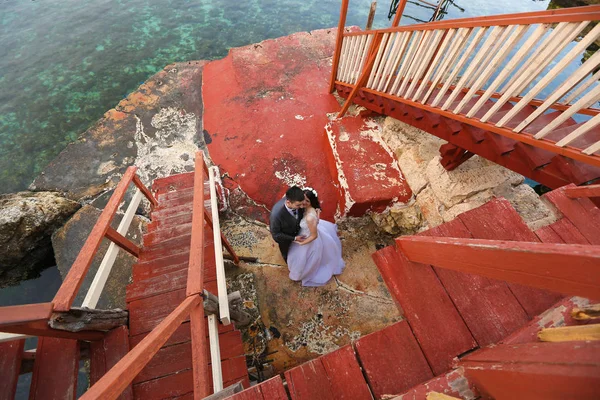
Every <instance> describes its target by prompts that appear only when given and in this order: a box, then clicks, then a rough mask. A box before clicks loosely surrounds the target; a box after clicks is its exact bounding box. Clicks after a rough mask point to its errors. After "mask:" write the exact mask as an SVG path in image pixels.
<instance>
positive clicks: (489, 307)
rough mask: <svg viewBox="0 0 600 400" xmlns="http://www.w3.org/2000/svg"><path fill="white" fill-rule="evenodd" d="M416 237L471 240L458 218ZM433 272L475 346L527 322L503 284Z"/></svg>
mask: <svg viewBox="0 0 600 400" xmlns="http://www.w3.org/2000/svg"><path fill="white" fill-rule="evenodd" d="M420 235H423V236H442V237H456V238H470V237H471V233H470V232H469V231H468V230H467V228H466V226H465V224H464V223H463V222H462V221H461V220H460V219H459V218H457V219H454V220H453V221H451V222H447V223H445V224H442V225H440V226H437V227H435V228H433V229H429V230H427V231H425V232H422V233H421V234H420ZM434 270H435V272H436V273H437V275H438V276H439V278H440V281H441V282H442V284H443V285H444V287H445V288H446V290H447V291H448V294H449V295H450V298H451V299H452V301H453V302H454V304H455V306H456V308H457V310H458V312H459V313H460V315H461V316H462V317H463V319H464V320H465V323H466V324H467V326H468V327H469V330H470V331H471V333H472V335H473V337H474V338H475V340H476V341H477V343H478V344H479V346H485V345H488V344H492V343H497V342H499V341H500V340H501V339H502V338H503V337H505V336H507V335H509V334H510V333H512V332H514V331H515V330H517V329H518V328H519V327H520V326H522V325H523V324H525V323H526V322H527V314H526V313H525V311H524V310H523V307H521V305H520V304H519V303H518V302H517V301H516V299H515V297H514V295H513V294H512V292H511V291H510V289H509V288H508V286H507V285H506V283H504V282H500V281H497V280H495V279H489V278H486V277H484V276H479V275H475V274H469V273H463V272H458V271H453V270H448V269H444V268H437V267H434Z"/></svg>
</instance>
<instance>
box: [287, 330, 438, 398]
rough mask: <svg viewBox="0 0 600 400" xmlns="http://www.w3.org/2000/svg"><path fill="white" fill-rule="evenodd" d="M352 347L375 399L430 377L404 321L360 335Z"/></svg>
mask: <svg viewBox="0 0 600 400" xmlns="http://www.w3.org/2000/svg"><path fill="white" fill-rule="evenodd" d="M355 347H356V352H357V353H358V358H359V360H360V363H361V365H362V367H363V370H364V373H365V376H366V378H367V381H368V382H369V386H370V387H371V390H372V392H373V394H374V396H375V398H377V399H379V398H381V397H382V396H383V395H384V394H396V393H402V392H404V391H406V390H408V389H410V388H411V387H413V386H415V385H418V384H419V383H421V382H424V381H426V380H428V379H431V378H432V377H433V373H432V371H431V369H430V368H429V365H428V364H427V360H426V359H425V356H424V355H423V352H422V351H421V349H420V348H419V344H418V343H417V341H416V339H415V337H414V336H413V334H412V332H411V330H410V327H409V325H408V323H407V322H406V321H400V322H397V323H395V324H394V325H391V326H389V327H387V328H385V329H382V330H381V331H378V332H374V333H371V334H369V335H367V336H364V337H362V338H360V339H359V340H358V341H357V342H356V343H355ZM288 382H289V380H288ZM323 398H324V397H323Z"/></svg>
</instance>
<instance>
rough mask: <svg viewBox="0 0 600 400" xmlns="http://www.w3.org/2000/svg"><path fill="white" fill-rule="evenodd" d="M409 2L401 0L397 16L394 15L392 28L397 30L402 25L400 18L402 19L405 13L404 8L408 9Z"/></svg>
mask: <svg viewBox="0 0 600 400" xmlns="http://www.w3.org/2000/svg"><path fill="white" fill-rule="evenodd" d="M406 2H407V0H400V2H399V3H398V7H397V8H396V15H394V20H393V21H392V28H395V27H397V26H398V24H400V18H402V13H404V8H405V7H406Z"/></svg>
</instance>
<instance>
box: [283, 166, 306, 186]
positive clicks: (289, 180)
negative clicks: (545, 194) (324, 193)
mask: <svg viewBox="0 0 600 400" xmlns="http://www.w3.org/2000/svg"><path fill="white" fill-rule="evenodd" d="M275 177H276V178H277V179H279V180H280V181H282V182H283V183H285V184H286V185H288V186H299V187H304V186H306V177H305V176H302V175H300V174H297V173H294V172H292V171H291V170H290V168H289V167H288V166H285V167H284V169H283V171H275Z"/></svg>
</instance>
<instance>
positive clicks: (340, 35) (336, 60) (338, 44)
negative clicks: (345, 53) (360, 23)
mask: <svg viewBox="0 0 600 400" xmlns="http://www.w3.org/2000/svg"><path fill="white" fill-rule="evenodd" d="M349 1H350V0H342V6H341V8H340V22H339V23H338V29H337V38H336V39H335V51H334V53H333V62H332V64H331V80H330V82H329V93H333V89H334V87H335V78H336V75H337V70H338V66H339V64H340V53H341V51H342V41H343V40H344V28H345V27H346V15H347V14H348V2H349Z"/></svg>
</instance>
